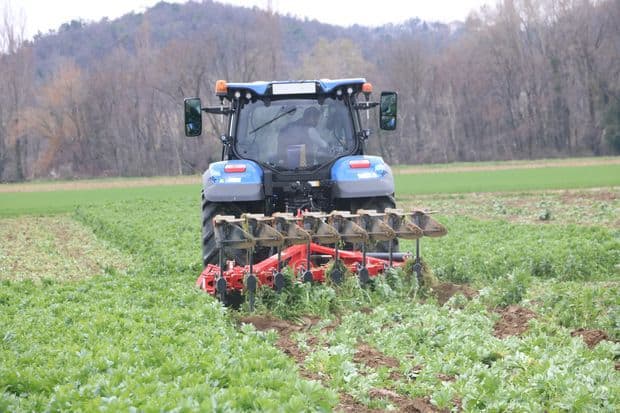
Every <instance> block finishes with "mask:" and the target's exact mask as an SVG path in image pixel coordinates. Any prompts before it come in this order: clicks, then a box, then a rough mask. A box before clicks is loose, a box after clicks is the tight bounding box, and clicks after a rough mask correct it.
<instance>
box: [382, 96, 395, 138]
mask: <svg viewBox="0 0 620 413" xmlns="http://www.w3.org/2000/svg"><path fill="white" fill-rule="evenodd" d="M379 108H380V109H379V127H380V128H381V129H383V130H394V129H396V115H397V113H398V94H397V93H396V92H381V103H380V104H379Z"/></svg>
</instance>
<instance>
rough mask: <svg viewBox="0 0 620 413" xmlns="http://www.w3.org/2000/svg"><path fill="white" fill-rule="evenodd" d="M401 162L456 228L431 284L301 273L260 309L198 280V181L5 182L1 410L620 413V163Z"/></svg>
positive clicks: (426, 247)
mask: <svg viewBox="0 0 620 413" xmlns="http://www.w3.org/2000/svg"><path fill="white" fill-rule="evenodd" d="M580 168H581V169H580ZM584 168H585V169H584ZM442 169H444V168H442ZM547 169H556V170H555V171H554V172H553V173H552V172H550V171H548V170H547ZM560 170H562V171H560ZM533 171H537V172H538V173H540V175H539V178H538V179H535V178H532V175H530V173H531V172H533ZM580 171H581V172H580ZM587 171H589V172H587ZM401 172H402V171H401ZM401 172H399V174H398V175H397V179H398V180H397V186H398V190H399V192H398V203H399V206H402V207H404V208H408V207H410V206H413V205H416V206H428V207H430V208H432V209H435V210H437V211H438V214H437V216H436V219H437V220H439V221H440V222H442V223H444V224H445V225H446V226H447V227H448V230H449V233H448V235H447V236H446V237H443V238H438V239H426V238H425V239H423V240H422V255H423V257H424V262H425V268H426V277H425V284H424V285H422V286H419V285H418V284H417V282H416V280H415V277H412V276H411V275H410V274H408V273H407V272H403V271H390V272H389V273H388V274H387V275H385V276H383V277H380V278H378V279H376V280H375V281H374V282H373V284H372V286H371V288H366V289H362V288H360V287H359V286H358V284H357V283H356V281H355V280H354V279H353V278H349V279H348V280H347V281H346V282H345V283H344V285H342V286H332V285H313V286H310V285H307V284H297V283H295V284H292V285H290V286H289V287H287V289H286V290H285V291H284V292H283V293H282V294H280V295H276V294H274V293H273V292H272V291H271V290H265V289H263V290H261V291H260V294H259V297H258V302H257V311H256V313H254V314H252V315H250V314H248V313H247V309H242V310H240V311H234V310H230V309H226V308H224V307H222V306H221V305H220V304H219V303H218V302H217V301H216V300H215V299H214V298H212V297H210V296H209V295H207V294H205V293H203V292H201V291H200V290H198V289H197V288H196V287H195V286H194V283H195V280H196V278H197V276H198V274H199V273H200V271H201V269H202V268H201V263H200V261H201V260H200V210H199V205H198V202H199V200H198V192H199V186H198V185H175V186H166V187H148V188H141V187H140V188H125V189H122V188H113V189H88V190H75V191H50V192H30V193H27V192H23V193H15V192H5V193H2V192H0V215H1V216H3V218H0V411H94V410H107V411H130V410H131V411H201V412H202V411H214V412H215V411H218V412H219V411H222V412H228V411H286V412H288V411H291V412H293V411H294V412H297V411H332V410H336V411H373V410H375V411H384V410H388V409H395V410H397V411H398V410H401V411H416V410H415V409H418V410H421V411H441V410H443V411H450V410H452V411H459V410H464V411H608V412H615V411H617V410H618V406H620V374H619V371H618V370H619V369H620V344H619V342H618V340H620V221H619V218H618V217H619V216H620V214H619V211H620V201H619V200H620V191H619V190H618V188H617V187H618V186H619V183H618V176H619V175H620V174H618V169H617V168H616V167H615V166H613V165H611V166H610V165H604V166H603V165H601V166H600V167H599V166H591V165H590V166H571V167H568V166H561V167H556V168H544V169H525V168H523V169H521V170H518V171H514V170H510V171H505V170H497V171H493V170H492V171H484V172H483V171H467V172H449V171H442V172H438V173H437V174H433V173H429V172H425V173H424V174H419V176H417V175H404V173H403V174H401ZM553 177H555V178H553ZM559 177H565V179H564V180H561V179H560V178H559ZM423 178H425V179H427V180H431V181H433V180H436V182H437V183H440V182H444V181H445V180H448V181H452V182H444V183H443V184H442V185H443V186H441V187H438V189H437V191H438V192H442V193H438V194H428V193H427V191H426V189H422V188H429V187H428V186H425V185H426V184H425V183H424V182H425V181H424V180H423ZM417 179H420V181H417ZM553 179H556V180H555V181H554V180H553ZM479 180H481V181H482V182H485V183H486V185H488V186H484V185H482V184H480V182H478V181H479ZM473 181H476V182H473ZM542 181H545V182H547V183H541V182H542ZM468 182H469V184H468ZM553 182H555V184H553ZM565 183H566V184H565ZM569 183H571V184H569ZM467 185H471V186H470V187H467ZM537 185H538V186H537ZM540 185H543V186H540ZM566 185H572V186H566ZM467 188H471V189H467ZM567 188H570V189H568V190H567ZM588 188H596V189H588ZM557 189H562V191H558V190H557ZM469 190H471V191H475V193H468V192H467V191H469ZM485 190H486V191H490V192H489V193H479V192H485ZM510 191H518V192H510ZM41 215H46V216H41ZM401 248H402V249H411V248H413V244H412V243H410V242H406V241H403V242H401ZM425 409H426V410H425ZM433 409H434V410H433Z"/></svg>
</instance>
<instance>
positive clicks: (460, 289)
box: [433, 283, 478, 305]
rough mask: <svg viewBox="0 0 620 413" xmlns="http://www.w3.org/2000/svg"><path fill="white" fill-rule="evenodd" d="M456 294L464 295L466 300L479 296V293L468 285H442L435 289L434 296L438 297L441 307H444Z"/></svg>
mask: <svg viewBox="0 0 620 413" xmlns="http://www.w3.org/2000/svg"><path fill="white" fill-rule="evenodd" d="M456 294H462V295H463V296H465V298H467V299H469V300H471V299H472V298H474V297H477V296H478V291H476V290H474V289H473V288H470V287H469V286H467V285H460V284H452V283H441V284H439V285H436V286H434V287H433V295H434V296H435V297H437V301H438V302H439V305H444V304H445V303H446V302H447V301H448V300H449V299H450V298H452V297H453V296H454V295H456Z"/></svg>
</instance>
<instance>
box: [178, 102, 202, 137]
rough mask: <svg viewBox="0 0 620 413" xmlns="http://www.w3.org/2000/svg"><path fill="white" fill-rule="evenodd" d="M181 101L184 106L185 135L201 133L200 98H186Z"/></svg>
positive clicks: (198, 134)
mask: <svg viewBox="0 0 620 413" xmlns="http://www.w3.org/2000/svg"><path fill="white" fill-rule="evenodd" d="M183 103H184V106H185V136H200V134H202V105H201V103H200V98H188V99H185V100H184V101H183Z"/></svg>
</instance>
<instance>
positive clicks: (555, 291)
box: [528, 277, 620, 340]
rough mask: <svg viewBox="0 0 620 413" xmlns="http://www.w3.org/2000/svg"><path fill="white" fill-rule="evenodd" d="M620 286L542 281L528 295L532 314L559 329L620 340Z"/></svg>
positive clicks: (602, 282) (614, 283)
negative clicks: (594, 332) (594, 331)
mask: <svg viewBox="0 0 620 413" xmlns="http://www.w3.org/2000/svg"><path fill="white" fill-rule="evenodd" d="M618 297H620V283H619V282H618V278H617V277H616V279H615V281H600V282H594V283H587V284H585V283H583V282H575V281H567V282H549V281H543V282H539V283H537V284H536V285H535V286H533V287H532V289H531V291H530V292H529V294H528V298H529V299H530V301H531V302H532V303H533V304H535V306H536V311H537V312H539V313H541V314H543V315H544V316H546V317H548V318H549V319H550V320H552V321H553V322H555V323H557V324H558V325H560V326H563V327H567V328H572V329H577V328H589V329H602V330H604V331H605V332H607V333H608V334H609V335H610V336H611V337H612V339H614V340H620V300H619V298H618Z"/></svg>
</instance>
